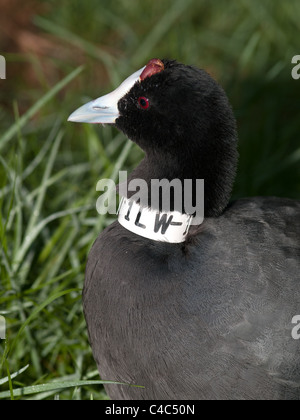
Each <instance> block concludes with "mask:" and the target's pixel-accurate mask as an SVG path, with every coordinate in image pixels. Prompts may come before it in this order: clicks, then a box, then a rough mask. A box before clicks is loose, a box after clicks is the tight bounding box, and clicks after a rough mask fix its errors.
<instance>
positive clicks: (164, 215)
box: [118, 197, 193, 244]
mask: <svg viewBox="0 0 300 420" xmlns="http://www.w3.org/2000/svg"><path fill="white" fill-rule="evenodd" d="M118 213H119V218H118V221H119V223H120V224H121V225H122V226H123V227H124V228H125V229H127V230H130V231H131V232H133V233H135V234H137V235H139V236H143V237H144V238H148V239H152V240H154V241H159V242H168V243H173V244H178V243H182V242H185V240H186V237H187V234H188V232H189V228H190V225H191V222H192V218H193V216H190V215H188V214H182V213H180V212H178V211H171V212H160V211H158V210H153V209H149V208H145V207H141V205H140V204H138V203H137V202H135V201H132V200H129V199H127V198H125V197H123V198H122V200H121V203H120V207H119V211H118Z"/></svg>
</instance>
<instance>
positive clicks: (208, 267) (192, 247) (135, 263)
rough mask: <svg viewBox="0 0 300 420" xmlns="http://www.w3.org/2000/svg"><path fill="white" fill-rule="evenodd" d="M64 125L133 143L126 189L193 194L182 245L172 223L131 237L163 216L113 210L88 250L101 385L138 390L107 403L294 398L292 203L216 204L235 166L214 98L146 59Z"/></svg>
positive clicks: (122, 391)
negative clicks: (199, 212) (88, 127)
mask: <svg viewBox="0 0 300 420" xmlns="http://www.w3.org/2000/svg"><path fill="white" fill-rule="evenodd" d="M70 121H77V122H89V123H104V124H114V125H115V126H116V127H117V128H118V129H120V130H121V131H123V132H124V133H125V134H126V135H127V136H128V137H129V138H130V139H131V140H132V141H134V142H135V143H137V144H138V145H139V146H140V147H141V148H142V149H143V150H144V151H145V158H144V160H143V161H142V162H141V164H140V165H139V166H138V167H137V168H136V170H135V171H134V172H133V173H132V175H131V179H143V180H145V181H146V182H147V184H148V185H150V182H151V180H152V179H158V180H162V179H167V180H169V181H171V180H174V179H179V180H182V181H183V180H185V179H192V180H196V179H204V182H205V201H204V210H205V219H204V222H203V223H201V224H199V225H198V226H194V225H192V226H191V227H190V229H189V230H188V229H186V231H188V233H187V232H184V233H183V232H182V231H181V232H179V230H180V228H179V226H180V223H179V222H178V221H177V222H176V221H175V222H174V223H173V222H172V223H171V222H170V220H175V216H174V214H175V213H171V214H173V216H174V219H173V218H171V219H170V218H169V219H167V218H165V219H164V220H163V221H162V223H161V224H158V232H156V233H155V235H157V236H155V235H154V237H152V236H151V235H152V234H153V232H152V233H151V232H150V231H148V230H147V229H145V228H144V230H143V229H140V231H141V234H139V232H138V231H136V230H135V227H134V225H135V226H137V225H139V226H143V225H144V226H146V225H147V221H149V223H151V220H152V222H153V220H154V219H153V217H154V216H153V214H155V213H156V216H157V217H158V219H155V220H156V221H158V222H159V221H161V219H160V216H161V215H162V213H160V212H159V209H155V208H154V209H149V211H148V212H146V214H145V216H143V217H144V221H143V222H142V220H139V217H137V218H134V223H131V225H128V226H126V223H123V222H124V221H125V218H126V216H128V215H129V212H128V213H126V210H125V213H126V215H125V213H124V212H123V213H122V212H121V218H120V217H119V221H116V222H114V223H113V224H112V225H111V226H109V227H108V228H107V229H106V230H105V231H104V232H102V233H101V234H100V236H99V237H98V239H97V240H96V242H95V244H94V246H93V248H92V250H91V253H90V255H89V259H88V264H87V270H86V281H85V286H84V293H83V301H84V313H85V317H86V321H87V325H88V332H89V338H90V343H91V346H92V349H93V354H94V358H95V360H96V362H97V365H98V368H99V372H100V375H101V377H102V379H107V380H115V381H120V382H125V383H129V384H137V385H142V386H143V387H144V388H136V387H130V386H123V385H121V386H120V385H109V386H107V387H106V389H107V392H108V394H109V396H110V397H111V398H112V399H176V400H180V399H181V400H184V399H271V400H274V399H287V400H288V399H293V400H300V341H299V340H298V341H297V340H296V339H295V338H297V337H295V336H293V328H295V325H294V324H293V323H292V320H293V319H294V317H295V316H296V315H299V314H300V201H295V200H290V199H279V198H278V199H277V198H251V199H242V200H238V201H236V202H234V203H231V204H228V202H229V200H230V195H231V190H232V184H233V181H234V177H235V172H236V166H237V158H238V154H237V133H236V122H235V119H234V116H233V112H232V109H231V107H230V105H229V102H228V99H227V97H226V94H225V93H224V91H223V89H222V88H221V87H220V86H219V85H218V84H217V83H216V82H215V81H214V80H213V79H212V78H211V77H210V76H209V75H208V74H207V73H206V72H205V71H203V70H199V69H197V68H195V67H192V66H186V65H183V64H180V63H178V62H177V61H170V60H162V61H161V60H158V59H154V60H151V61H150V62H149V63H148V64H147V66H146V67H144V68H143V69H141V70H139V71H138V72H137V73H134V74H133V75H132V76H131V77H129V78H128V79H126V81H125V82H124V83H123V84H122V85H121V86H120V87H119V88H118V89H116V90H115V91H114V92H112V93H111V94H109V95H106V96H104V97H102V98H99V99H97V100H95V101H93V102H90V103H89V104H87V105H85V106H83V107H81V108H80V109H79V110H77V111H75V112H74V113H73V114H72V115H71V117H70ZM129 203H130V202H129ZM125 204H126V203H125ZM127 204H128V202H127ZM131 205H133V206H139V203H138V202H135V203H133V204H132V203H131ZM140 205H141V204H140ZM160 210H162V211H163V210H164V209H160ZM171 210H172V209H171ZM173 210H174V209H173ZM177 210H178V209H177ZM128 211H129V210H128ZM135 211H137V210H135ZM138 211H139V208H138ZM137 214H139V213H137ZM176 214H177V215H178V214H179V216H180V217H182V218H185V219H183V220H185V221H186V219H187V215H185V214H184V211H182V214H181V213H176ZM139 216H140V214H139ZM127 218H128V217H127ZM151 218H152V219H151ZM121 219H123V220H121ZM179 220H181V219H179ZM163 222H165V223H168V222H170V223H169V225H168V224H167V229H169V231H170V232H171V231H172V232H173V233H174V237H172V235H171V236H168V235H167V234H166V235H165V236H163V235H162V230H163V228H164V227H165V228H166V226H162V224H163ZM182 223H183V222H182ZM182 223H181V224H182ZM160 228H162V229H160ZM177 229H179V230H178V232H179V233H178V232H177ZM142 231H143V233H142ZM176 232H177V233H176ZM160 234H161V236H162V237H161V238H159V235H160ZM178 235H179V236H178ZM180 235H181V236H180Z"/></svg>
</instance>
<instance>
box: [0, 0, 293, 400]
mask: <svg viewBox="0 0 300 420" xmlns="http://www.w3.org/2000/svg"><path fill="white" fill-rule="evenodd" d="M0 1H1V3H0V54H2V55H4V56H5V57H6V60H7V79H6V80H0V239H1V247H0V314H2V315H3V316H5V318H6V322H7V339H6V341H4V340H2V341H0V369H1V370H0V398H4V399H5V398H16V399H18V398H35V399H45V398H50V399H53V398H60V399H71V398H72V399H89V398H91V397H92V398H94V399H102V398H106V396H105V392H104V391H103V388H102V386H101V385H98V384H96V383H95V384H92V383H89V384H88V385H85V386H82V385H83V383H82V382H81V381H87V380H90V381H91V380H97V379H99V378H98V375H97V371H96V368H95V363H94V361H93V359H92V356H91V350H90V348H89V345H88V340H87V333H86V326H85V322H84V319H83V314H82V309H81V289H82V285H83V280H84V268H85V262H86V257H87V253H88V251H89V249H90V246H91V244H92V243H93V240H94V239H95V238H96V236H97V235H98V233H99V232H100V231H101V230H102V229H103V228H104V227H105V226H106V225H107V224H109V223H110V222H111V221H112V219H111V218H107V217H99V216H98V215H97V213H96V210H95V202H96V198H97V194H98V193H97V192H96V188H95V187H96V183H97V181H98V180H99V179H101V178H107V177H110V178H116V174H117V173H118V170H119V168H122V169H128V170H131V169H132V168H134V167H135V166H136V164H137V163H138V162H139V160H140V159H141V157H142V152H141V151H140V150H139V149H138V148H137V147H136V146H133V145H132V144H130V143H129V142H128V141H127V140H126V139H125V138H124V136H123V135H122V134H120V133H118V132H117V131H116V130H115V129H113V128H109V127H107V128H105V129H103V128H101V127H95V126H87V125H83V124H78V125H77V124H71V123H67V122H66V120H67V117H68V115H69V114H70V113H71V112H72V111H73V110H75V109H76V108H77V107H78V106H80V105H81V104H82V103H84V102H86V101H88V100H89V99H91V98H95V97H98V96H100V95H102V94H104V93H106V92H109V91H110V90H111V89H112V88H114V87H116V85H118V84H119V82H121V81H122V80H123V79H124V78H125V77H126V76H128V75H130V74H131V73H133V72H134V71H136V70H137V69H138V68H140V67H142V66H143V65H145V64H146V62H147V61H148V60H149V59H150V58H153V57H159V58H176V59H177V60H179V61H181V62H184V63H186V64H193V65H196V66H199V67H201V68H205V69H206V70H207V71H208V72H210V73H211V74H212V75H213V76H214V77H215V78H216V79H217V80H218V81H219V82H220V83H221V84H222V85H223V86H224V88H225V90H226V92H227V93H228V96H229V98H230V101H231V103H232V106H233V108H234V111H235V115H236V118H237V123H238V129H239V137H240V142H239V151H240V163H239V170H238V176H237V181H236V184H235V188H234V193H233V198H238V197H245V196H253V195H277V196H287V197H292V198H299V197H300V165H299V163H300V142H299V125H300V118H299V108H300V80H299V81H295V80H293V79H292V77H291V71H292V67H293V65H292V64H291V60H292V57H293V56H294V55H297V54H300V42H299V16H300V2H299V0H288V1H285V2H283V1H279V0H240V1H236V0H215V1H207V0H162V1H155V0H143V1H137V0H130V1H129V0H114V1H111V0H89V1H81V0H72V1H66V0H60V1H58V0H48V1H46V0H44V1H43V0H40V1H38V0H27V1H26V2H23V1H21V0H0ZM81 65H84V68H83V70H82V71H80V70H78V71H77V72H76V69H77V68H78V67H79V66H81ZM74 70H75V73H74ZM120 345H122V343H120ZM19 370H21V372H20V373H19V374H18V375H14V374H15V373H17V372H18V371H19ZM1 378H2V379H1ZM105 379H111V380H113V379H114V378H105ZM40 385H42V386H40ZM76 385H77V387H76ZM30 386H34V388H30ZM54 388H55V389H54ZM22 393H23V394H24V395H23V396H22Z"/></svg>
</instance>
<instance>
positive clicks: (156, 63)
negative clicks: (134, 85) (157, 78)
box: [140, 58, 165, 80]
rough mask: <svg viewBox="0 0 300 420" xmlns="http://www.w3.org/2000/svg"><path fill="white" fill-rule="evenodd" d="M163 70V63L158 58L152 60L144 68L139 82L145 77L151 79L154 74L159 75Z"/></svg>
mask: <svg viewBox="0 0 300 420" xmlns="http://www.w3.org/2000/svg"><path fill="white" fill-rule="evenodd" d="M164 69H165V66H164V63H163V62H162V61H161V60H160V59H159V58H153V59H152V60H150V61H149V63H148V64H147V65H146V67H145V68H144V71H143V73H142V74H141V76H140V79H141V80H145V79H146V78H147V77H151V76H153V75H154V74H156V73H160V72H161V71H163V70H164Z"/></svg>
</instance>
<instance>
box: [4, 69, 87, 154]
mask: <svg viewBox="0 0 300 420" xmlns="http://www.w3.org/2000/svg"><path fill="white" fill-rule="evenodd" d="M83 68H84V67H83V66H80V67H78V68H77V69H76V70H74V71H72V72H71V73H70V74H69V75H68V76H66V77H65V78H64V79H63V80H61V81H60V82H59V83H57V84H56V85H55V86H54V87H53V88H52V89H51V90H50V91H49V92H47V93H46V95H44V96H43V97H42V98H41V99H39V100H38V101H37V102H36V103H35V104H34V105H33V106H32V107H31V108H30V109H29V110H28V111H27V112H26V113H25V114H24V115H23V116H22V117H21V118H20V119H19V121H17V122H16V123H15V124H13V125H12V126H11V127H10V128H9V129H8V130H7V131H6V132H5V133H4V134H3V136H2V137H1V138H0V151H1V150H2V149H3V147H4V146H5V145H6V143H8V142H9V141H10V140H11V139H12V138H13V137H14V136H15V135H16V134H18V132H19V130H21V129H22V128H23V127H24V126H25V124H26V123H27V122H28V121H29V120H30V118H32V117H33V116H34V115H35V114H36V113H37V112H38V111H39V110H40V109H41V108H42V107H43V106H44V105H45V104H46V103H47V102H49V101H50V100H51V99H52V98H53V96H55V95H56V94H57V93H58V92H59V91H60V90H62V89H63V88H64V87H65V86H66V85H67V84H69V83H70V82H71V81H72V80H73V79H75V78H76V77H77V76H78V75H79V74H80V73H81V72H82V70H83Z"/></svg>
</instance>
